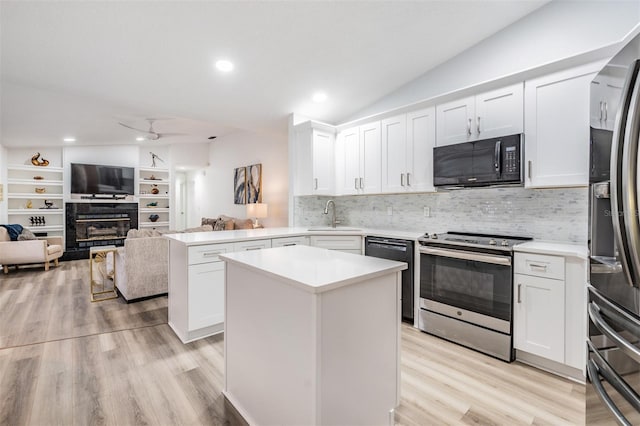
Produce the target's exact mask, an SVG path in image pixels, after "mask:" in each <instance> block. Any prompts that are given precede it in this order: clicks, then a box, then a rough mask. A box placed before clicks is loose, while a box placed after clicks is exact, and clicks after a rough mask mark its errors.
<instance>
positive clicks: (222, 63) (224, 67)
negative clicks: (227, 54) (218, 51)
mask: <svg viewBox="0 0 640 426" xmlns="http://www.w3.org/2000/svg"><path fill="white" fill-rule="evenodd" d="M216 68H218V70H220V71H222V72H229V71H233V64H232V63H231V61H227V60H226V59H220V60H219V61H217V62H216Z"/></svg>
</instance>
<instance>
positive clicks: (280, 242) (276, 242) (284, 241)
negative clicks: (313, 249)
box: [271, 236, 309, 247]
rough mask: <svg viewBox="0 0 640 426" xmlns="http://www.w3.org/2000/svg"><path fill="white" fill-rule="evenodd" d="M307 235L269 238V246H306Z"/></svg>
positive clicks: (307, 241) (307, 243)
mask: <svg viewBox="0 0 640 426" xmlns="http://www.w3.org/2000/svg"><path fill="white" fill-rule="evenodd" d="M308 245H309V237H302V236H301V237H284V238H274V239H272V240H271V247H286V246H308Z"/></svg>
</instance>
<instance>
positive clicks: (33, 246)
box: [0, 226, 64, 274]
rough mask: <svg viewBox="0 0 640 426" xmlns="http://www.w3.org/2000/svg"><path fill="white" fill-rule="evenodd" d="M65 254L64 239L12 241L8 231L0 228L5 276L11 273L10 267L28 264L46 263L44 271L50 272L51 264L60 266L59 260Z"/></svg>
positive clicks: (0, 253)
mask: <svg viewBox="0 0 640 426" xmlns="http://www.w3.org/2000/svg"><path fill="white" fill-rule="evenodd" d="M63 252H64V249H63V245H62V237H45V238H40V239H37V240H25V241H11V238H9V233H8V232H7V230H6V229H5V228H3V227H1V226H0V264H1V265H2V269H3V271H4V273H5V274H7V273H9V265H15V266H16V268H18V265H24V264H28V263H44V270H45V271H48V270H49V262H51V261H54V264H55V266H58V258H60V257H61V256H62V254H63Z"/></svg>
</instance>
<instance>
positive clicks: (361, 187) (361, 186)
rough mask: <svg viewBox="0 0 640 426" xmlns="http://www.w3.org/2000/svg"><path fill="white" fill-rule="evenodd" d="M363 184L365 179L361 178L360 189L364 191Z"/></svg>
mask: <svg viewBox="0 0 640 426" xmlns="http://www.w3.org/2000/svg"><path fill="white" fill-rule="evenodd" d="M363 182H364V179H363V178H360V189H364V184H363Z"/></svg>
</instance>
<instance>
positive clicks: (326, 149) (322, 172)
mask: <svg viewBox="0 0 640 426" xmlns="http://www.w3.org/2000/svg"><path fill="white" fill-rule="evenodd" d="M333 143H334V137H333V135H331V134H329V133H325V132H322V131H319V130H314V131H313V176H314V181H313V188H314V190H313V193H314V194H318V195H331V194H333V192H334V190H333V187H334V169H333V162H334V155H333V150H334V147H333Z"/></svg>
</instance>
